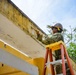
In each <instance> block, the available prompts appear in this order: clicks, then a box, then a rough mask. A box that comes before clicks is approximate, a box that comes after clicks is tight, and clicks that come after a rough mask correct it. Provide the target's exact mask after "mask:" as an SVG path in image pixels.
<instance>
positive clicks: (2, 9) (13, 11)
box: [0, 0, 45, 38]
mask: <svg viewBox="0 0 76 75" xmlns="http://www.w3.org/2000/svg"><path fill="white" fill-rule="evenodd" d="M0 13H1V14H3V15H4V16H6V17H7V18H8V19H9V20H11V21H12V22H13V23H14V25H16V26H18V27H19V28H20V29H22V30H23V31H24V32H28V34H30V35H31V36H34V37H35V38H36V37H37V34H36V31H39V33H40V34H41V35H45V33H43V32H42V31H41V30H40V29H39V28H38V27H37V26H36V24H35V23H34V22H32V21H31V20H30V19H29V18H28V17H27V16H26V15H24V14H23V13H22V12H21V11H20V10H18V8H17V7H15V6H14V5H12V2H8V0H0ZM31 27H32V28H33V29H31ZM33 31H34V34H33V33H32V32H33Z"/></svg>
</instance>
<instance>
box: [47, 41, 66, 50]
mask: <svg viewBox="0 0 76 75" xmlns="http://www.w3.org/2000/svg"><path fill="white" fill-rule="evenodd" d="M60 44H63V45H64V47H65V44H64V43H63V42H62V41H59V42H56V43H53V44H49V45H46V48H49V49H51V50H52V51H54V50H58V49H60Z"/></svg>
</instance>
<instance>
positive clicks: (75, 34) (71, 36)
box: [64, 26, 76, 62]
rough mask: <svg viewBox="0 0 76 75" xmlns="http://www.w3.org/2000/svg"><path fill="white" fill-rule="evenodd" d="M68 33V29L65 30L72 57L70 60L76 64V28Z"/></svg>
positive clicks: (68, 49)
mask: <svg viewBox="0 0 76 75" xmlns="http://www.w3.org/2000/svg"><path fill="white" fill-rule="evenodd" d="M70 31H71V32H68V31H67V30H66V29H64V37H65V38H66V39H67V42H66V44H67V51H68V54H69V56H70V58H72V59H73V61H74V62H76V28H71V26H70Z"/></svg>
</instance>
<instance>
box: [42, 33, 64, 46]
mask: <svg viewBox="0 0 76 75" xmlns="http://www.w3.org/2000/svg"><path fill="white" fill-rule="evenodd" d="M60 40H62V41H64V39H63V35H62V33H55V34H52V36H51V37H50V38H46V40H44V41H43V43H44V44H46V45H47V44H51V43H55V42H58V41H60Z"/></svg>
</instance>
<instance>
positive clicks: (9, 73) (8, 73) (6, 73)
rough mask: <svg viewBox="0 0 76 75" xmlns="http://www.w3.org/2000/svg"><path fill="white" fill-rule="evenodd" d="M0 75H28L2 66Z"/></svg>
mask: <svg viewBox="0 0 76 75" xmlns="http://www.w3.org/2000/svg"><path fill="white" fill-rule="evenodd" d="M0 75H29V74H27V73H24V72H21V71H19V70H17V69H15V68H12V67H10V66H7V65H4V66H3V67H0Z"/></svg>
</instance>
